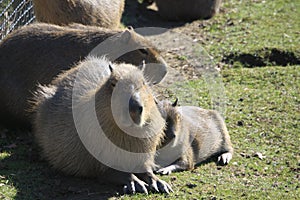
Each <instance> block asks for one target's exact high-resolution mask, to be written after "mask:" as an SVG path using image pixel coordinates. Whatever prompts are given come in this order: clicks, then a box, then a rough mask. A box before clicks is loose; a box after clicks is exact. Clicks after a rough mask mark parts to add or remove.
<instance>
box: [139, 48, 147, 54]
mask: <svg viewBox="0 0 300 200" xmlns="http://www.w3.org/2000/svg"><path fill="white" fill-rule="evenodd" d="M139 51H140V52H141V53H142V54H145V55H148V54H149V53H148V51H147V50H145V49H139Z"/></svg>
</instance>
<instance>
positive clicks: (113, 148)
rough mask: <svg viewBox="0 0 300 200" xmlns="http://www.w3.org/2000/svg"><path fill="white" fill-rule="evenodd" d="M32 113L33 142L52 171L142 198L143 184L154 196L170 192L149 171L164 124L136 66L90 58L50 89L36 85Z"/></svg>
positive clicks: (69, 71)
mask: <svg viewBox="0 0 300 200" xmlns="http://www.w3.org/2000/svg"><path fill="white" fill-rule="evenodd" d="M109 69H110V70H109ZM116 94H117V95H116ZM127 97H128V98H127ZM128 104H129V105H128ZM136 105H138V106H136ZM140 108H142V109H140ZM114 109H115V111H116V113H115V115H114V111H113V110H114ZM128 109H129V110H128ZM33 111H34V112H35V115H34V116H35V117H34V135H35V138H36V141H37V143H38V145H39V146H40V147H41V149H42V155H43V157H44V158H46V159H47V160H48V162H49V163H50V164H51V165H52V166H53V167H54V168H55V169H57V170H60V171H62V172H64V173H66V174H70V175H76V176H81V177H98V178H99V179H101V180H103V181H110V182H113V183H116V184H123V185H125V186H126V189H127V190H128V192H130V193H133V192H145V193H147V191H148V190H147V188H146V187H148V186H147V185H146V184H145V183H144V182H146V183H147V184H148V185H149V188H150V189H152V190H154V191H158V192H167V193H168V192H170V191H171V187H170V186H169V185H168V184H167V183H166V182H164V181H161V180H159V179H158V178H157V177H156V176H155V175H154V174H153V172H152V168H153V166H154V154H155V150H156V146H157V145H159V144H160V141H161V138H162V135H163V129H164V125H165V124H164V120H163V118H162V117H161V115H160V112H159V110H158V108H157V105H156V104H155V101H154V97H153V95H152V92H151V89H150V88H149V86H148V85H147V82H146V80H145V79H144V76H143V74H142V71H140V70H138V69H137V68H136V67H135V66H133V65H130V64H110V63H109V62H108V61H107V60H106V59H105V58H93V57H89V58H87V59H86V60H85V61H83V62H81V63H80V64H79V65H78V66H76V67H75V68H73V69H70V70H68V71H66V72H64V73H62V74H61V75H60V76H59V77H58V78H57V79H55V80H54V81H53V82H52V84H51V85H49V86H47V87H46V86H40V87H39V89H38V91H37V93H36V96H35V103H34V105H33ZM93 112H95V116H94V115H93ZM128 112H129V113H131V112H139V115H135V116H134V118H139V120H137V119H134V118H130V117H129V116H130V115H127V114H128ZM76 113H77V114H76ZM127 117H129V118H127ZM124 119H125V122H124ZM118 120H119V121H120V124H118V123H117V122H118ZM98 125H99V126H100V127H101V129H100V128H99V127H98ZM101 130H102V131H103V134H102V135H101V134H100V133H102V131H101ZM124 130H126V131H127V132H124ZM132 134H137V135H134V136H133V135H132ZM139 136H143V137H139ZM124 150H125V152H126V153H125V154H124V152H123V151H124ZM128 152H130V153H131V154H130V153H128ZM142 153H147V154H148V155H147V156H143V155H142ZM127 154H130V155H127ZM124 155H125V156H124ZM96 158H97V159H96ZM129 168H130V169H131V170H132V172H131V171H126V170H128V169H129ZM119 169H124V170H123V171H121V170H119ZM135 171H136V173H137V174H133V173H135ZM137 177H139V178H137ZM143 181H144V182H143ZM132 183H134V185H135V186H133V185H132Z"/></svg>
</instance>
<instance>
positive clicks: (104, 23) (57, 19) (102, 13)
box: [33, 0, 125, 29]
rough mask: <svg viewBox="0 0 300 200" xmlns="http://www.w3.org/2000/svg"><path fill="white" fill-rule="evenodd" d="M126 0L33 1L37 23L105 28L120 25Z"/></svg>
mask: <svg viewBox="0 0 300 200" xmlns="http://www.w3.org/2000/svg"><path fill="white" fill-rule="evenodd" d="M124 1H125V0H33V4H34V13H35V16H36V19H37V21H39V22H46V23H51V24H57V25H67V24H70V23H80V24H84V25H94V26H100V27H104V28H112V29H114V28H117V27H119V25H120V21H121V17H122V13H123V10H124Z"/></svg>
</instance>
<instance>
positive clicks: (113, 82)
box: [108, 63, 118, 88]
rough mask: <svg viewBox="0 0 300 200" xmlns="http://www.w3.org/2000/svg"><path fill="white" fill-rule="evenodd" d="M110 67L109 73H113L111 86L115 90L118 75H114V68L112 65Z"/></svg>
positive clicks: (110, 80)
mask: <svg viewBox="0 0 300 200" xmlns="http://www.w3.org/2000/svg"><path fill="white" fill-rule="evenodd" d="M108 67H109V71H110V72H111V75H110V78H109V80H108V81H109V83H110V85H111V86H112V87H113V88H114V87H115V86H116V85H117V82H118V79H117V75H116V74H114V67H113V65H112V64H111V63H109V65H108Z"/></svg>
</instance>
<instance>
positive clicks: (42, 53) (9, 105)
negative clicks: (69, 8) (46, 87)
mask: <svg viewBox="0 0 300 200" xmlns="http://www.w3.org/2000/svg"><path fill="white" fill-rule="evenodd" d="M100 43H101V45H99V44H100ZM96 46H97V48H95V47H96ZM93 49H94V50H93ZM95 49H96V51H95ZM128 49H129V50H132V51H130V52H128ZM92 50H93V51H92ZM91 51H92V52H94V51H95V54H97V55H100V56H101V55H107V57H108V58H110V59H111V60H114V59H117V61H123V62H126V63H132V64H134V65H140V64H142V63H143V61H145V62H146V63H149V65H146V68H147V70H146V71H147V73H148V74H147V77H148V78H150V79H151V81H153V82H156V83H158V82H159V81H160V80H161V79H162V78H163V77H164V76H165V74H166V67H167V66H166V63H165V62H164V60H163V59H162V58H161V57H160V55H159V53H158V52H157V51H156V49H155V48H154V47H153V46H151V45H150V44H149V43H148V41H147V40H146V39H144V37H142V36H140V35H138V34H136V33H135V32H134V30H132V29H127V30H124V31H112V30H109V29H105V28H99V27H95V26H84V25H81V24H72V25H70V26H66V27H62V26H57V25H51V24H45V23H36V24H32V25H29V26H24V27H22V28H20V29H17V30H15V31H14V32H13V33H11V34H10V35H8V36H7V37H6V38H5V39H4V40H3V41H2V42H1V43H0V85H1V87H0V95H1V96H2V98H0V123H1V124H2V125H4V126H6V127H13V128H14V127H16V128H21V129H30V127H31V123H30V114H27V109H28V103H27V100H28V99H29V98H30V97H31V96H32V94H31V91H34V90H35V88H36V83H40V84H48V83H50V82H51V80H52V79H53V77H55V76H56V75H58V74H59V73H60V72H61V71H62V70H67V69H69V68H71V67H72V66H73V65H74V64H75V63H77V62H78V61H80V60H81V59H84V58H85V57H86V56H87V55H88V54H89V53H90V52H91ZM127 52H128V53H127ZM122 54H124V55H122ZM120 55H122V56H120ZM119 56H120V57H119ZM151 63H158V64H153V65H151ZM151 70H152V71H151Z"/></svg>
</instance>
